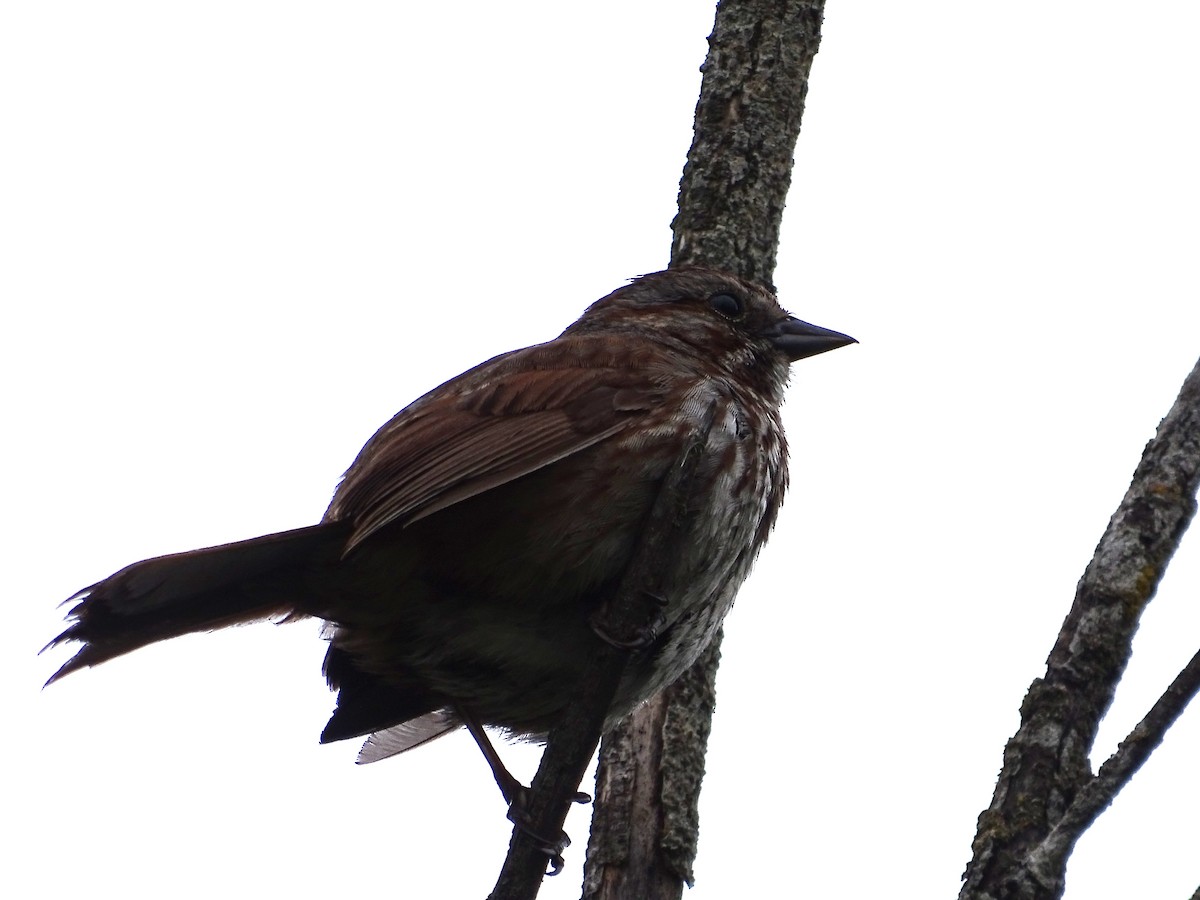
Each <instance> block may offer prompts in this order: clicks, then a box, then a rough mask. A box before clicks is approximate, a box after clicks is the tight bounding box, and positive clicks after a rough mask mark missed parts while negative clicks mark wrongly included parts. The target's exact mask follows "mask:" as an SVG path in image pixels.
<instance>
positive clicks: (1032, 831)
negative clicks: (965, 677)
mask: <svg viewBox="0 0 1200 900" xmlns="http://www.w3.org/2000/svg"><path fill="white" fill-rule="evenodd" d="M1198 485H1200V362H1198V363H1197V364H1196V367H1195V368H1194V369H1193V370H1192V372H1191V374H1190V375H1188V377H1187V379H1185V381H1184V383H1183V387H1182V389H1181V390H1180V393H1179V397H1178V398H1177V399H1176V400H1175V403H1174V405H1173V406H1172V407H1171V410H1170V412H1168V413H1167V416H1166V418H1164V419H1163V420H1162V422H1161V424H1160V425H1159V427H1158V433H1157V435H1156V436H1155V437H1154V439H1153V440H1152V441H1150V443H1149V444H1147V445H1146V449H1145V452H1144V453H1143V455H1142V460H1141V462H1140V463H1139V464H1138V467H1137V470H1136V471H1135V472H1134V475H1133V482H1132V484H1130V486H1129V490H1128V491H1127V492H1126V494H1125V498H1124V499H1123V500H1122V501H1121V505H1120V506H1119V507H1118V508H1117V511H1116V513H1114V514H1113V517H1112V519H1111V520H1110V521H1109V523H1108V529H1107V530H1106V531H1105V533H1104V536H1103V537H1102V538H1101V539H1100V543H1099V544H1098V545H1097V547H1096V553H1095V556H1094V557H1093V558H1092V561H1091V563H1089V564H1088V567H1087V570H1086V571H1085V572H1084V574H1083V577H1082V578H1081V579H1080V581H1079V586H1078V588H1077V589H1076V593H1075V601H1074V604H1073V605H1072V607H1071V611H1070V612H1069V613H1068V615H1067V618H1066V621H1065V622H1064V623H1063V626H1062V630H1061V631H1060V632H1059V635H1058V640H1057V641H1056V642H1055V645H1054V649H1053V650H1052V651H1051V652H1050V657H1049V659H1048V660H1047V664H1046V674H1045V675H1044V676H1043V677H1042V678H1039V679H1037V680H1036V681H1034V682H1033V684H1032V685H1031V686H1030V688H1029V692H1028V693H1027V694H1026V696H1025V701H1024V703H1023V704H1022V705H1021V726H1020V728H1019V729H1018V731H1017V733H1016V734H1015V735H1014V736H1013V737H1012V739H1011V740H1010V741H1009V742H1008V746H1006V747H1005V748H1004V765H1003V769H1002V770H1001V772H1000V778H999V780H998V781H997V783H996V791H995V794H994V796H993V798H992V804H991V806H990V807H989V808H988V809H987V810H985V811H984V812H983V813H982V814H981V815H980V817H979V826H978V831H977V833H976V836H975V841H974V843H973V845H972V853H973V855H972V859H971V862H970V863H969V864H968V865H967V870H966V872H965V874H964V879H965V881H964V884H963V888H962V892H961V893H960V894H959V898H960V900H1010V898H1013V900H1015V898H1020V900H1053V898H1058V897H1061V896H1062V893H1063V886H1064V881H1063V879H1064V873H1065V871H1066V865H1067V859H1068V857H1069V856H1070V854H1071V850H1072V849H1073V848H1074V846H1075V842H1076V841H1077V840H1078V839H1079V836H1080V835H1081V834H1082V833H1083V832H1084V831H1085V830H1086V829H1087V828H1088V826H1090V825H1091V823H1092V822H1093V821H1094V820H1095V818H1096V816H1097V815H1099V814H1100V812H1102V811H1103V810H1104V809H1105V808H1106V807H1107V806H1108V805H1109V804H1110V803H1111V802H1112V800H1113V798H1114V797H1115V796H1116V794H1117V792H1118V791H1119V790H1120V789H1121V787H1123V786H1124V785H1125V784H1126V783H1127V782H1128V781H1129V779H1130V778H1131V777H1132V776H1133V773H1134V772H1136V771H1137V768H1138V767H1139V766H1140V765H1141V764H1142V762H1144V761H1145V759H1146V758H1147V757H1148V756H1149V754H1150V752H1151V751H1152V750H1153V749H1154V747H1156V746H1157V745H1158V743H1159V742H1160V741H1161V740H1162V737H1163V734H1164V733H1165V731H1166V729H1167V728H1169V727H1170V725H1171V724H1172V723H1173V722H1174V721H1175V719H1176V718H1177V717H1178V716H1179V714H1180V713H1181V712H1182V711H1183V708H1184V707H1185V706H1186V705H1187V703H1188V701H1189V700H1191V698H1192V697H1193V696H1195V694H1196V691H1197V689H1198V688H1200V654H1198V655H1197V657H1196V658H1194V659H1193V660H1192V661H1191V662H1190V663H1189V664H1188V665H1187V667H1185V668H1184V670H1183V671H1182V672H1181V673H1180V674H1179V676H1178V677H1177V678H1176V679H1175V682H1174V683H1173V684H1172V685H1171V686H1170V687H1169V688H1168V689H1167V691H1166V692H1165V693H1164V695H1163V697H1162V698H1161V699H1160V700H1159V701H1158V702H1157V703H1156V704H1155V705H1154V708H1153V709H1152V710H1151V711H1150V712H1149V713H1148V714H1147V716H1146V718H1145V719H1143V720H1142V722H1141V723H1139V724H1138V726H1137V727H1136V728H1135V729H1134V730H1133V732H1132V733H1131V734H1130V735H1129V737H1128V738H1126V740H1125V741H1123V742H1122V744H1121V747H1120V748H1119V749H1118V750H1117V752H1116V753H1114V754H1113V756H1112V758H1111V759H1109V761H1108V762H1106V763H1105V764H1104V766H1102V767H1101V769H1100V772H1099V774H1097V775H1095V776H1093V775H1092V773H1091V769H1090V767H1089V764H1088V756H1089V754H1090V752H1091V750H1092V747H1093V744H1094V742H1095V739H1096V732H1097V730H1098V729H1099V726H1100V720H1101V719H1102V718H1103V717H1104V714H1105V712H1107V711H1108V707H1109V705H1110V704H1111V703H1112V698H1113V694H1114V692H1115V691H1116V686H1117V682H1118V681H1119V680H1120V678H1121V674H1122V673H1123V672H1124V670H1125V665H1126V663H1127V662H1128V661H1129V657H1130V654H1131V652H1132V647H1131V644H1132V641H1133V635H1134V632H1135V631H1136V630H1137V625H1138V621H1139V619H1140V618H1141V615H1142V612H1143V611H1144V610H1145V608H1146V605H1147V604H1148V603H1149V602H1150V600H1151V598H1153V596H1154V593H1155V591H1156V589H1157V588H1158V583H1159V581H1160V580H1161V578H1162V576H1163V573H1164V572H1165V571H1166V567H1167V563H1168V562H1169V561H1170V559H1171V556H1172V554H1173V553H1174V552H1175V550H1176V548H1177V547H1178V546H1179V541H1180V540H1181V539H1182V537H1183V533H1184V531H1186V530H1187V527H1188V524H1189V523H1190V522H1191V520H1192V517H1193V516H1194V514H1195V512H1196V490H1197V486H1198Z"/></svg>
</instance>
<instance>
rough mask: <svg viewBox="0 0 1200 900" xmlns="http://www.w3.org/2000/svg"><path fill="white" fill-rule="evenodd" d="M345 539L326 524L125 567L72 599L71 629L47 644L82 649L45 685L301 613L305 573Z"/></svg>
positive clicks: (335, 554) (338, 527) (343, 529)
mask: <svg viewBox="0 0 1200 900" xmlns="http://www.w3.org/2000/svg"><path fill="white" fill-rule="evenodd" d="M346 537H347V526H346V525H345V524H344V523H339V522H325V523H322V524H320V525H313V526H311V527H309V528H299V529H296V530H295V531H284V532H281V533H279V534H269V535H266V536H264V537H259V538H254V539H252V540H249V541H239V542H238V543H235V544H222V545H221V546H219V547H209V548H207V549H204V550H193V551H191V552H190V553H176V554H173V555H171V556H159V557H156V558H154V559H147V560H144V561H143V562H139V563H134V564H133V565H132V566H127V567H126V568H124V569H122V570H121V571H120V572H117V573H116V574H115V575H110V576H109V577H108V578H106V579H104V580H103V581H101V582H99V583H97V584H94V585H92V586H91V587H89V588H86V589H84V590H82V591H80V592H79V593H78V594H76V595H75V596H74V597H71V598H70V601H78V602H77V603H76V605H75V606H74V608H72V609H71V612H70V614H69V618H70V619H71V624H70V627H68V628H67V630H66V631H64V632H63V633H62V634H60V635H59V636H58V637H56V638H55V639H54V640H52V641H51V642H50V643H49V644H47V645H46V647H47V648H49V647H54V646H56V645H58V644H62V643H65V642H67V641H77V642H79V643H80V644H82V645H83V646H82V647H80V649H79V651H78V652H77V653H76V654H75V655H74V656H72V657H71V658H70V659H69V660H67V662H66V663H65V664H64V665H63V667H62V668H61V669H59V670H58V671H57V672H55V673H54V674H53V675H52V676H51V677H50V680H49V681H47V682H46V684H50V683H52V682H54V681H57V680H58V679H60V678H62V677H63V676H64V675H69V674H70V673H71V672H74V671H75V670H76V669H82V668H85V667H87V666H94V665H98V664H99V663H102V662H105V661H107V660H110V659H112V658H113V657H116V656H120V655H121V654H123V653H128V652H130V651H131V650H136V649H138V648H139V647H144V646H146V645H147V644H153V643H154V642H156V641H164V640H166V639H167V638H173V637H178V636H180V635H182V634H189V633H191V632H193V631H212V630H214V629H217V628H224V627H225V626H226V625H238V624H241V623H244V622H253V621H256V620H259V619H268V618H272V617H286V616H289V615H293V614H296V610H297V603H298V602H299V601H300V600H301V597H300V596H299V593H300V592H303V591H304V583H305V580H306V576H308V575H311V574H313V573H315V572H316V571H317V570H318V569H320V568H323V567H324V566H325V565H331V564H333V563H335V562H336V561H337V560H338V559H339V558H340V556H341V553H342V548H343V547H344V546H345V541H346ZM70 601H68V602H70Z"/></svg>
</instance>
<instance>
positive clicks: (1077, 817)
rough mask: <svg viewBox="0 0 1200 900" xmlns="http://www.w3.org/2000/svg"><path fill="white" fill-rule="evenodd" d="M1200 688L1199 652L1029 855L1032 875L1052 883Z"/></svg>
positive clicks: (1027, 862)
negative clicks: (1083, 838) (1081, 841)
mask: <svg viewBox="0 0 1200 900" xmlns="http://www.w3.org/2000/svg"><path fill="white" fill-rule="evenodd" d="M1197 691H1200V651H1198V652H1197V653H1196V655H1195V656H1193V657H1192V658H1191V660H1190V661H1189V662H1188V664H1187V665H1186V666H1184V667H1183V671H1181V672H1180V673H1179V674H1178V675H1176V676H1175V680H1174V681H1172V682H1171V685H1170V687H1168V688H1167V689H1166V691H1165V692H1164V693H1163V695H1162V696H1161V697H1159V698H1158V701H1157V702H1156V703H1155V704H1154V706H1152V707H1151V708H1150V712H1148V713H1146V717H1145V718H1144V719H1142V721H1140V722H1138V724H1137V725H1136V726H1135V727H1134V729H1133V731H1131V732H1129V736H1128V737H1126V738H1125V740H1123V741H1122V742H1121V745H1120V746H1119V747H1118V748H1117V750H1116V752H1115V753H1113V755H1112V756H1110V757H1109V758H1108V759H1107V760H1106V761H1105V763H1104V765H1102V766H1101V767H1100V771H1099V772H1098V773H1096V777H1094V778H1093V779H1092V780H1091V781H1089V782H1088V783H1087V784H1086V785H1084V787H1083V789H1082V790H1080V791H1079V793H1078V794H1076V795H1075V799H1074V801H1072V803H1071V805H1070V806H1069V807H1068V808H1067V811H1066V812H1065V813H1064V814H1063V817H1062V818H1061V819H1059V821H1058V824H1056V825H1055V826H1054V828H1052V829H1051V830H1050V833H1049V834H1048V835H1047V836H1046V839H1045V840H1044V841H1042V843H1041V845H1040V846H1038V847H1037V848H1035V849H1034V850H1033V852H1032V853H1030V854H1029V859H1028V860H1027V861H1026V865H1027V866H1028V868H1029V869H1030V871H1031V872H1032V874H1033V876H1034V877H1035V878H1037V879H1038V880H1039V881H1042V882H1044V883H1046V882H1051V881H1052V880H1053V878H1054V873H1055V872H1061V871H1062V870H1063V869H1064V868H1065V864H1066V860H1067V857H1068V855H1069V854H1070V852H1071V848H1072V847H1074V846H1075V841H1076V840H1078V839H1079V836H1080V835H1081V834H1083V832H1085V831H1087V829H1088V827H1089V826H1090V825H1091V824H1092V822H1094V821H1095V820H1096V817H1097V816H1098V815H1100V813H1102V812H1103V811H1104V810H1105V809H1107V808H1108V806H1109V805H1110V804H1111V803H1112V802H1113V800H1114V799H1115V798H1116V796H1117V794H1118V793H1119V792H1120V790H1121V788H1123V787H1125V785H1127V784H1128V783H1129V780H1130V779H1131V778H1133V775H1134V773H1135V772H1137V770H1138V769H1140V768H1141V767H1142V763H1144V762H1145V761H1146V760H1147V759H1149V758H1150V754H1151V753H1153V752H1154V749H1155V748H1156V747H1157V746H1158V745H1159V744H1161V743H1162V741H1163V738H1164V737H1165V736H1166V733H1167V729H1168V728H1170V727H1171V726H1172V725H1174V724H1175V720H1176V719H1178V718H1179V716H1180V715H1181V714H1182V713H1183V711H1184V709H1185V708H1187V705H1188V703H1190V702H1191V701H1192V698H1193V697H1195V696H1196V693H1197Z"/></svg>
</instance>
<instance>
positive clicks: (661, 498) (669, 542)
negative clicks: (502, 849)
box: [491, 406, 716, 900]
mask: <svg viewBox="0 0 1200 900" xmlns="http://www.w3.org/2000/svg"><path fill="white" fill-rule="evenodd" d="M715 417H716V409H715V407H714V406H710V407H709V408H708V410H707V411H706V412H705V414H704V417H703V418H702V420H701V422H700V424H699V427H698V428H696V430H695V431H694V432H693V434H692V437H691V440H690V441H689V442H688V444H687V449H686V450H685V451H684V454H683V457H682V458H681V459H680V460H679V464H678V465H677V466H676V467H675V468H674V469H673V470H672V471H671V473H670V474H669V475H668V476H667V478H666V480H665V481H664V482H663V485H662V487H661V488H660V489H659V492H658V496H657V497H656V498H655V501H654V506H653V508H652V509H651V510H650V515H649V517H648V519H647V521H646V526H645V529H644V531H643V532H642V537H641V541H640V543H639V545H638V549H637V553H636V554H635V555H634V557H633V559H632V561H631V562H630V565H629V568H628V569H626V571H625V574H624V576H623V577H622V579H621V584H620V586H619V587H618V589H617V592H616V594H615V595H614V596H613V598H612V600H611V601H610V602H609V603H608V604H607V606H606V607H605V608H604V609H602V610H601V611H600V613H599V615H598V616H597V618H596V620H595V625H596V626H597V628H598V630H599V631H601V632H602V633H603V634H604V635H606V636H608V637H610V638H611V639H612V640H613V643H609V642H607V641H599V642H597V646H596V649H595V651H594V652H593V653H592V656H591V659H590V660H589V661H588V666H587V669H586V670H585V672H584V676H583V678H582V680H581V681H580V685H579V692H578V698H579V699H578V702H576V703H574V704H572V705H571V706H570V707H569V708H568V710H567V712H566V714H564V715H563V717H562V719H561V720H560V722H559V723H558V725H556V726H555V728H554V729H553V730H552V731H551V732H550V735H549V737H548V738H547V741H546V750H545V752H544V753H543V754H542V761H541V764H540V765H539V767H538V771H537V775H536V776H534V779H533V785H532V787H531V790H530V794H529V802H528V807H527V808H526V809H525V811H524V812H525V815H524V818H525V819H526V820H527V821H526V823H524V824H519V825H517V827H515V828H514V829H513V835H512V839H511V841H510V842H509V848H508V856H507V858H506V859H505V861H504V866H503V868H502V869H501V871H500V877H499V879H498V880H497V881H496V886H495V888H494V889H493V891H492V894H491V900H531V898H534V897H536V896H537V893H538V889H539V887H540V885H541V882H542V878H543V877H544V874H545V871H546V862H547V855H546V852H545V851H544V850H543V849H542V847H541V846H540V845H539V841H538V840H536V839H535V838H534V837H533V836H532V835H533V834H538V835H547V836H552V835H560V834H562V828H563V823H564V822H565V821H566V818H567V811H568V810H569V809H570V806H571V802H572V797H573V795H574V794H575V792H576V791H577V790H578V788H579V782H580V781H581V780H583V776H584V773H585V772H586V771H587V767H588V763H589V762H591V760H592V755H593V754H594V753H595V752H596V744H598V743H599V741H600V734H601V732H602V731H603V727H604V721H605V719H606V718H607V716H608V711H609V709H610V708H611V707H612V703H613V698H614V697H615V696H616V693H617V687H618V685H619V684H620V681H621V676H622V674H623V673H624V671H625V666H626V664H627V663H628V661H629V656H630V649H629V648H630V647H631V646H632V645H633V644H634V643H636V641H637V639H638V638H639V637H641V636H644V634H645V630H646V628H647V626H648V624H649V623H651V622H653V621H654V619H655V618H656V617H657V616H658V615H660V613H661V603H660V601H659V600H658V599H657V598H658V597H660V596H661V593H662V592H661V588H662V582H663V581H664V580H665V577H666V574H667V573H669V572H670V571H671V568H672V564H673V561H674V560H676V559H677V558H678V556H679V543H680V541H681V540H683V538H684V537H685V535H686V528H685V526H686V522H687V519H686V515H685V513H686V510H687V506H688V500H689V498H690V496H691V493H692V490H693V483H694V477H695V474H696V469H697V466H698V465H699V462H700V460H701V458H702V456H703V454H702V453H701V452H700V450H701V448H702V447H703V446H704V445H705V444H706V443H707V441H708V435H709V432H710V431H711V430H712V426H713V420H714V419H715ZM617 644H622V645H623V646H617Z"/></svg>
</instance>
